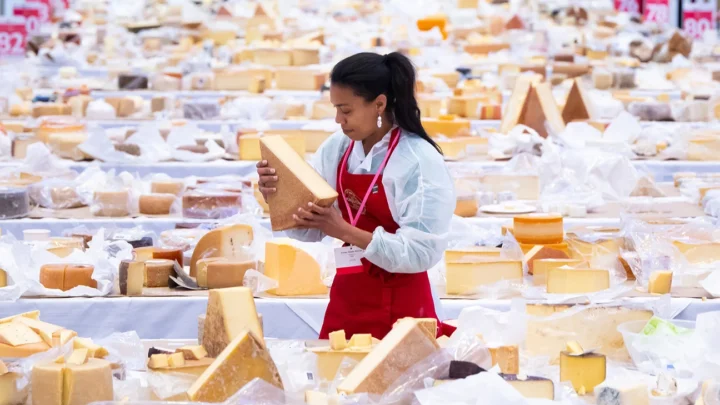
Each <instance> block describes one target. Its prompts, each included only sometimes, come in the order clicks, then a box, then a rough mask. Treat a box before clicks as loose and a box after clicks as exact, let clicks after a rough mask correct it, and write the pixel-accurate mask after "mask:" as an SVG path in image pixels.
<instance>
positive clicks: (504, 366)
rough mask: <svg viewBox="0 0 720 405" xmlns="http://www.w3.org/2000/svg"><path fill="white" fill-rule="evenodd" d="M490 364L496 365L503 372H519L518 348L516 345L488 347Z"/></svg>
mask: <svg viewBox="0 0 720 405" xmlns="http://www.w3.org/2000/svg"><path fill="white" fill-rule="evenodd" d="M488 350H489V351H490V356H491V358H492V365H493V366H494V365H498V367H500V372H501V373H503V374H519V373H520V349H519V348H518V346H517V345H511V346H499V347H489V348H488Z"/></svg>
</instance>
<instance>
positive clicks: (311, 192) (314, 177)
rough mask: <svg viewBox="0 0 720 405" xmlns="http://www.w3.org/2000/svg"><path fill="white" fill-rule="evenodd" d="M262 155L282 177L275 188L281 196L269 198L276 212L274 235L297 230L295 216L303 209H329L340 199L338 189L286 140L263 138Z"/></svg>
mask: <svg viewBox="0 0 720 405" xmlns="http://www.w3.org/2000/svg"><path fill="white" fill-rule="evenodd" d="M260 152H261V155H262V158H263V159H264V160H267V161H268V166H270V167H272V168H274V169H275V172H276V173H277V176H278V181H277V183H276V184H275V188H276V189H277V190H278V192H277V193H273V194H271V195H270V196H268V205H269V206H270V211H271V212H272V215H271V216H270V222H271V224H272V229H273V230H274V231H282V230H286V229H291V228H294V227H295V226H296V223H295V220H294V219H293V215H294V214H295V212H296V211H297V209H298V208H299V207H301V206H303V207H305V206H307V204H308V203H314V204H317V205H319V206H321V207H329V206H331V205H332V204H333V203H334V202H335V200H336V199H337V197H338V194H337V192H336V191H335V189H334V188H333V187H332V186H330V185H329V184H328V183H327V182H326V181H325V179H323V178H322V176H320V175H319V174H318V173H317V172H316V171H315V169H313V168H312V167H311V166H310V165H309V164H308V163H307V162H306V161H305V160H304V159H303V158H302V157H301V156H300V155H298V154H297V153H295V151H293V150H292V148H291V147H290V145H288V143H287V142H285V140H284V139H283V138H282V137H280V136H265V137H262V138H261V139H260Z"/></svg>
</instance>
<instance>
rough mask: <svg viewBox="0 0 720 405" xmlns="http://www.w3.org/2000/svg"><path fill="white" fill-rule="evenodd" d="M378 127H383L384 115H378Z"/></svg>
mask: <svg viewBox="0 0 720 405" xmlns="http://www.w3.org/2000/svg"><path fill="white" fill-rule="evenodd" d="M377 126H378V128H382V117H381V116H379V115H378V121H377Z"/></svg>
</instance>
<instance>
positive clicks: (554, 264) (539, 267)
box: [533, 259, 584, 285]
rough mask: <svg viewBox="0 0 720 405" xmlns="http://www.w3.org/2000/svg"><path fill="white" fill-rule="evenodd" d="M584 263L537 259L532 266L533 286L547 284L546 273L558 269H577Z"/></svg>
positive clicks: (568, 260) (572, 260) (573, 260)
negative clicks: (565, 267)
mask: <svg viewBox="0 0 720 405" xmlns="http://www.w3.org/2000/svg"><path fill="white" fill-rule="evenodd" d="M583 263H584V262H583V261H582V260H578V259H538V260H535V262H534V264H533V285H545V284H547V274H548V271H550V270H552V269H557V268H560V267H564V266H567V267H578V266H581V265H582V264H583Z"/></svg>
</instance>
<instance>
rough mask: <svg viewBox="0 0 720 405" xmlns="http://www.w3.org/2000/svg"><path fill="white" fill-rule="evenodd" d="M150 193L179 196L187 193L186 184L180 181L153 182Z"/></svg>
mask: <svg viewBox="0 0 720 405" xmlns="http://www.w3.org/2000/svg"><path fill="white" fill-rule="evenodd" d="M150 191H151V192H152V193H154V194H172V195H176V196H179V195H180V194H182V193H183V191H185V183H184V182H182V181H179V180H168V181H153V182H152V183H151V184H150Z"/></svg>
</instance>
